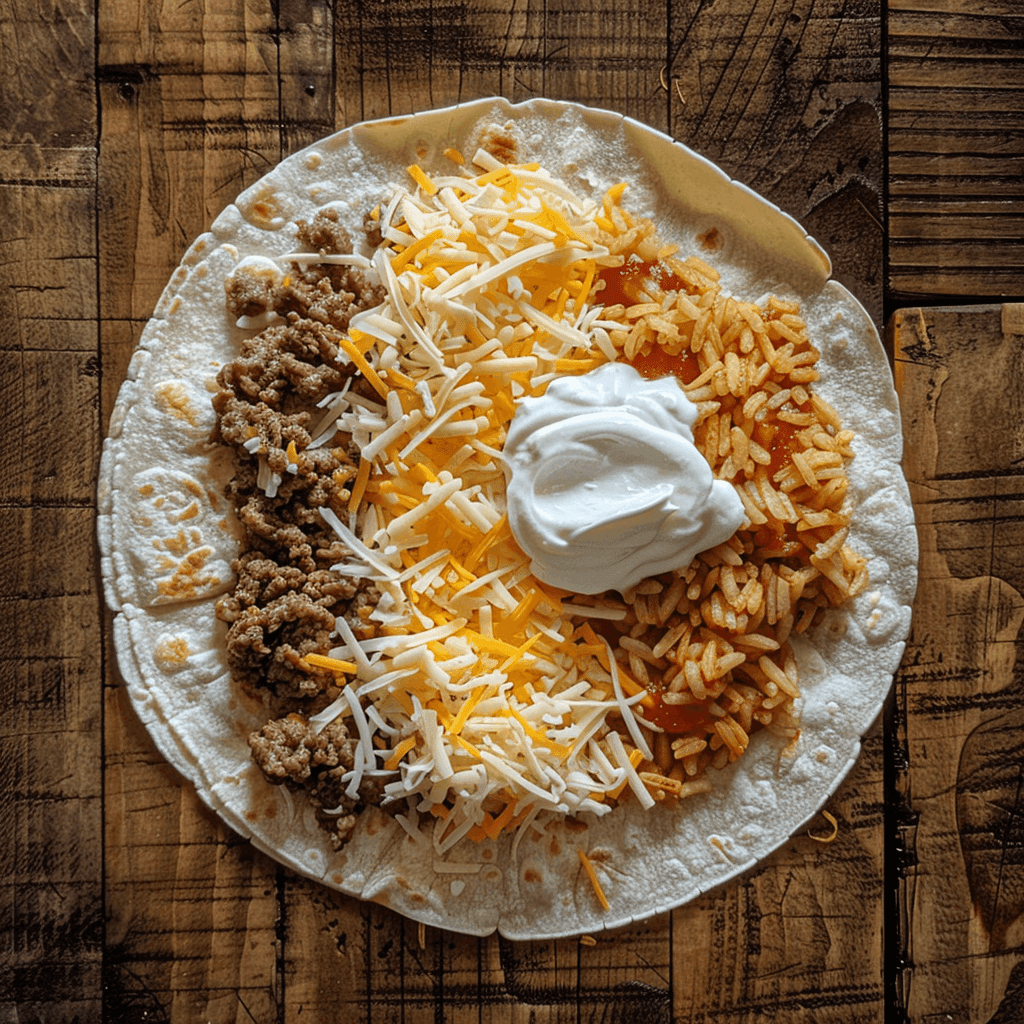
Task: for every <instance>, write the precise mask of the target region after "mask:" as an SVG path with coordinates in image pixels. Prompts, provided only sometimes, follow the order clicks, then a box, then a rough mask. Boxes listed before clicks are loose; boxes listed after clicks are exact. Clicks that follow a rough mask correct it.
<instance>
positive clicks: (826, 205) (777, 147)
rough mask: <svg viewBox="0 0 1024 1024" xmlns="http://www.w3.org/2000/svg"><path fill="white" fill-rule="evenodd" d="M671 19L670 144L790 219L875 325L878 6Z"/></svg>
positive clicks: (703, 13)
mask: <svg viewBox="0 0 1024 1024" xmlns="http://www.w3.org/2000/svg"><path fill="white" fill-rule="evenodd" d="M671 12H672V18H671V24H670V26H669V41H670V63H669V66H668V69H667V72H666V74H667V76H668V77H669V78H670V79H671V82H672V88H670V89H669V90H668V91H667V94H664V93H663V96H664V97H665V102H666V103H667V104H668V106H669V122H670V126H671V127H670V131H671V134H672V135H673V136H675V138H677V139H679V140H680V141H681V142H685V143H686V144H687V145H689V146H692V147H693V148H694V149H696V150H697V151H698V152H700V153H702V154H703V155H704V156H706V157H708V159H710V160H713V161H714V162H715V163H717V164H718V165H719V166H720V167H721V168H722V169H723V170H724V171H726V173H728V174H729V175H730V176H732V177H734V178H736V179H737V180H738V181H741V182H742V183H743V184H745V185H748V186H749V187H750V188H752V189H754V191H756V192H759V193H761V194H762V195H763V196H765V197H766V198H768V199H770V200H771V201H772V202H774V203H776V204H777V205H778V206H779V207H780V208H781V209H782V210H784V211H785V212H786V213H789V214H791V215H792V216H793V217H795V218H796V219H797V220H798V221H799V222H800V224H801V225H802V226H803V227H804V228H805V229H806V230H807V231H808V232H809V233H810V234H811V235H812V236H813V237H815V238H816V239H818V241H819V242H821V243H822V245H823V246H824V247H825V250H826V251H827V252H828V254H829V256H830V257H831V258H832V263H833V266H834V268H835V275H834V276H835V277H836V278H837V279H838V280H839V281H841V282H842V283H843V284H845V285H846V286H847V287H848V288H849V289H850V290H851V291H852V292H853V293H854V294H855V295H856V296H857V298H858V299H860V301H861V302H862V303H863V304H864V306H865V307H866V308H867V310H868V311H869V312H870V313H871V314H872V316H874V318H875V320H876V322H877V323H878V324H879V325H881V322H882V275H881V272H880V268H881V265H882V260H883V230H882V136H881V124H882V106H881V104H882V97H881V39H882V20H881V14H882V9H881V5H880V3H879V2H878V0H848V2H846V3H837V2H833V0H784V2H777V3H754V4H752V3H749V2H746V0H725V2H718V3H714V4H708V3H704V2H700V0H688V2H686V3H678V4H672V5H671Z"/></svg>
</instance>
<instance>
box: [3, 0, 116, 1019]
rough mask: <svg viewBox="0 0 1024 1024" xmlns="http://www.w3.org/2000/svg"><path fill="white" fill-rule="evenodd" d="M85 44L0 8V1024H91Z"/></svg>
mask: <svg viewBox="0 0 1024 1024" xmlns="http://www.w3.org/2000/svg"><path fill="white" fill-rule="evenodd" d="M93 39H94V33H93V24H92V9H91V5H90V4H85V3H75V2H69V3H68V4H66V5H64V9H63V10H62V12H61V14H60V16H57V15H55V14H54V12H52V11H51V10H48V9H46V8H38V9H37V8H34V7H32V8H25V7H24V5H19V4H12V3H9V2H0V52H2V53H4V55H5V65H4V67H5V74H4V89H3V90H2V94H0V214H2V216H0V324H2V326H0V353H2V354H0V358H2V360H3V365H4V370H5V372H4V373H3V375H2V376H0V402H2V405H3V410H4V426H5V431H4V433H5V436H6V438H7V444H5V445H4V446H3V453H2V454H0V469H2V480H3V482H2V484H0V517H2V520H3V523H4V530H3V537H2V540H0V559H2V564H3V566H4V573H3V579H2V582H0V613H2V614H3V616H4V618H5V622H6V626H7V643H6V645H5V649H4V654H3V656H2V657H0V703H2V706H3V708H4V715H3V722H2V725H0V864H2V865H3V885H2V886H0V949H2V951H3V952H2V954H0V955H2V959H3V965H4V967H3V970H2V971H0V1018H2V1019H4V1020H18V1021H40V1022H53V1024H57V1022H80V1024H87V1022H92V1021H98V1020H99V1019H100V1013H101V958H102V949H103V947H102V941H103V900H102V886H103V879H102V844H101V840H100V822H101V816H102V810H101V802H102V776H101V773H100V750H101V743H102V736H101V717H100V716H101V673H100V665H99V659H98V656H97V652H98V651H99V648H100V634H101V622H100V617H99V604H98V598H97V595H96V582H95V581H96V569H97V567H96V562H95V558H94V554H93V551H94V543H93V523H94V518H95V498H94V493H93V488H94V478H95V471H96V461H97V457H98V442H97V434H98V430H97V427H98V386H99V381H98V360H97V343H96V245H95V238H94V234H93V230H92V220H91V210H92V203H93V200H94V196H95V187H96V163H95V160H96V148H95V147H96V132H97V112H96V104H95V97H94V82H93V79H92V67H93V59H94V53H93V49H94V47H93ZM22 52H25V53H31V54H32V59H31V60H30V61H25V60H20V59H13V60H9V61H8V60H7V59H6V58H7V57H8V55H12V54H13V55H17V54H20V53H22ZM64 63H66V64H67V66H68V67H73V68H74V69H75V70H74V73H73V74H70V75H68V76H66V77H65V76H63V75H60V76H55V75H53V73H52V69H53V68H54V67H55V66H60V65H62V64H64Z"/></svg>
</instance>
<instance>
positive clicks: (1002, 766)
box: [892, 303, 1024, 1024]
mask: <svg viewBox="0 0 1024 1024" xmlns="http://www.w3.org/2000/svg"><path fill="white" fill-rule="evenodd" d="M892 333H893V339H894V344H895V349H896V371H897V376H898V380H899V386H900V391H901V396H902V398H903V401H904V429H905V430H906V451H907V455H906V471H907V477H908V480H909V481H910V486H911V489H912V492H913V494H914V498H915V503H916V506H917V512H918V532H919V535H920V538H921V585H920V591H919V594H918V601H917V605H916V611H915V619H914V624H913V629H912V633H911V641H910V644H909V645H908V651H907V657H906V658H905V659H904V663H903V668H902V670H901V672H900V674H899V676H898V678H897V683H896V698H897V700H896V704H897V709H898V716H897V720H896V723H895V725H896V728H895V730H894V753H895V757H894V763H895V766H896V768H897V802H896V809H897V812H898V840H899V841H898V849H897V855H898V858H899V859H898V879H899V917H898V922H897V924H898V933H897V936H898V938H897V943H898V950H899V958H898V964H899V968H900V969H899V973H898V979H897V980H898V985H899V992H900V998H901V1001H902V1002H903V1004H904V1005H905V1007H906V1011H907V1016H908V1017H909V1019H910V1020H912V1021H931V1020H943V1019H947V1018H946V1017H945V1016H943V1015H945V1014H948V1015H949V1017H948V1019H952V1020H957V1021H959V1020H963V1021H984V1022H987V1024H1012V1022H1016V1021H1019V1020H1021V1019H1022V1014H1024V959H1022V957H1021V950H1022V948H1024V662H1022V661H1021V654H1022V652H1024V634H1022V632H1021V626H1022V624H1024V564H1022V559H1021V553H1022V552H1024V529H1022V522H1024V493H1022V487H1021V484H1022V473H1021V455H1022V454H1024V431H1022V428H1021V426H1020V424H1021V422H1022V416H1021V414H1022V413H1024V400H1022V398H1021V393H1020V387H1019V384H1018V382H1019V380H1020V378H1021V374H1022V373H1024V304H1021V303H1017V304H1012V305H1011V304H1007V305H1004V306H990V307H975V308H936V309H904V310H900V311H899V312H897V313H896V315H895V317H894V318H893V321H892ZM993 409H998V410H999V414H998V415H996V416H993V415H991V414H989V413H987V412H986V410H993Z"/></svg>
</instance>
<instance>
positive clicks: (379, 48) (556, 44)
mask: <svg viewBox="0 0 1024 1024" xmlns="http://www.w3.org/2000/svg"><path fill="white" fill-rule="evenodd" d="M337 7H338V9H337V13H336V22H335V39H336V46H337V55H336V59H335V66H336V68H337V74H336V82H337V90H336V117H335V120H336V122H337V124H338V126H339V127H342V126H343V125H345V124H349V123H352V122H354V121H359V120H364V119H368V118H377V117H390V116H394V115H397V114H408V113H411V112H413V111H416V110H426V109H430V108H434V107H444V106H448V105H450V104H452V103H459V102H465V101H467V100H472V99H478V98H479V97H482V96H495V95H500V96H505V97H506V98H507V99H509V100H511V101H512V102H520V101H522V100H528V99H530V98H532V97H534V96H546V97H548V98H551V99H564V100H573V101H576V102H580V103H586V104H589V105H591V106H596V107H604V108H606V109H609V110H617V111H620V112H622V113H624V114H627V115H629V116H631V117H636V118H638V119H639V120H642V121H644V122H646V123H647V124H652V125H653V126H654V127H656V128H659V129H661V130H663V131H664V130H666V129H667V121H666V112H667V105H666V103H665V100H664V92H663V91H661V90H660V88H659V84H658V75H659V70H660V69H661V68H662V67H663V66H664V64H665V57H664V54H665V39H666V27H667V21H666V6H665V5H664V4H661V3H657V2H655V0H643V2H642V3H640V4H634V5H633V6H632V7H630V8H629V9H625V8H623V7H622V6H621V5H615V4H611V3H607V2H602V3H585V2H582V0H568V2H565V3H562V4H559V5H549V4H546V3H543V4H542V3H537V2H535V0H514V2H512V3H509V2H507V0H484V2H481V3H475V4H472V5H455V6H450V5H445V6H439V7H437V8H436V9H434V8H433V7H430V8H427V7H424V5H422V4H418V3H413V2H410V0H398V2H393V3H388V4H360V5H350V4H339V5H337ZM659 93H660V95H659Z"/></svg>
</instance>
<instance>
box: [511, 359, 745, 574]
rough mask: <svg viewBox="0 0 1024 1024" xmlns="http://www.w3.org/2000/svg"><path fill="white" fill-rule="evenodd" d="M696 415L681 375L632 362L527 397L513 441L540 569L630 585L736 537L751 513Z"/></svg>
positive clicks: (514, 498) (527, 530) (515, 487)
mask: <svg viewBox="0 0 1024 1024" xmlns="http://www.w3.org/2000/svg"><path fill="white" fill-rule="evenodd" d="M696 419H697V407H696V406H695V405H694V404H693V403H692V402H691V401H690V400H689V399H688V398H687V397H686V395H685V394H684V393H683V391H682V389H681V388H680V387H679V385H678V384H677V383H676V381H675V379H674V378H671V377H665V378H662V379H660V380H645V379H644V378H643V377H641V376H640V374H639V373H638V372H637V371H636V370H634V369H633V367H632V366H628V365H627V364H625V363H607V364H606V365H604V366H601V367H599V368H598V369H596V370H592V371H591V372H590V373H586V374H583V375H581V376H576V377H560V378H558V379H557V380H554V381H552V382H551V384H550V385H549V386H548V389H547V392H546V393H545V394H544V395H543V396H541V397H539V398H526V399H523V400H522V402H521V403H520V405H519V408H518V409H517V410H516V414H515V416H514V417H513V420H512V424H511V426H510V428H509V432H508V437H507V438H506V440H505V448H504V458H505V471H506V478H507V499H508V522H509V526H510V528H511V530H512V534H513V536H514V537H515V539H516V541H517V543H518V544H519V546H520V547H521V548H522V549H523V551H524V552H525V553H526V554H527V555H529V557H530V559H531V561H532V565H531V570H532V572H533V573H534V575H535V576H536V577H537V578H538V579H540V580H541V581H542V582H544V583H548V584H550V585H552V586H555V587H561V588H564V589H566V590H573V591H576V592H577V593H580V594H597V593H600V592H601V591H603V590H618V591H624V590H628V589H629V588H630V587H632V586H635V585H636V584H637V583H639V582H640V581H641V580H642V579H645V578H646V577H648V576H652V575H654V574H656V573H660V572H666V571H667V570H669V569H680V568H683V567H685V566H687V565H689V564H690V562H691V561H692V560H693V558H694V557H695V556H696V555H697V554H699V553H700V552H701V551H706V550H707V549H708V548H713V547H714V546H715V545H716V544H720V543H721V542H722V541H725V540H728V539H729V537H731V536H732V535H733V533H735V531H736V530H737V529H738V528H739V526H740V525H741V524H742V523H743V522H744V520H745V519H746V514H745V512H744V510H743V503H742V502H741V501H740V498H739V495H737V494H736V491H735V489H734V488H733V486H732V484H730V483H728V482H726V481H723V480H715V479H714V477H713V476H712V473H711V467H710V466H709V465H708V463H707V461H706V460H705V458H704V456H703V455H701V453H700V452H699V451H698V450H697V448H696V447H694V443H693V424H694V423H695V422H696Z"/></svg>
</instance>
